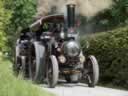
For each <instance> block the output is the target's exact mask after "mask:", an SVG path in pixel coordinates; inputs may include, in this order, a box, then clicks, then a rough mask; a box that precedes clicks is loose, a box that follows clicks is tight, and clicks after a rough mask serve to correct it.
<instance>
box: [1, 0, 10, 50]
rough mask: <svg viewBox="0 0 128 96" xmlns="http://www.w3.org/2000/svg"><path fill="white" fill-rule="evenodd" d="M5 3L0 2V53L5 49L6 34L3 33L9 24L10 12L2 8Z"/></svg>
mask: <svg viewBox="0 0 128 96" xmlns="http://www.w3.org/2000/svg"><path fill="white" fill-rule="evenodd" d="M4 4H5V2H4V1H3V0H0V51H1V52H3V51H5V49H6V40H7V39H6V36H7V35H6V33H5V32H4V30H5V26H6V25H7V24H8V23H9V18H10V16H11V11H9V10H6V9H5V8H4Z"/></svg>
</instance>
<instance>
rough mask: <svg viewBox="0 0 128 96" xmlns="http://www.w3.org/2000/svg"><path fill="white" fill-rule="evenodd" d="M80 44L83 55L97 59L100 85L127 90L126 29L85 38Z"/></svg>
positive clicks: (127, 37)
mask: <svg viewBox="0 0 128 96" xmlns="http://www.w3.org/2000/svg"><path fill="white" fill-rule="evenodd" d="M86 41H88V42H89V45H90V47H89V48H86ZM81 44H82V47H83V50H84V54H87V55H88V54H91V55H92V54H93V55H95V56H96V58H97V59H98V62H99V65H100V83H101V84H112V85H114V86H119V87H122V88H127V89H128V86H127V85H128V27H125V28H119V29H116V30H113V31H110V32H103V33H98V34H94V35H90V36H88V37H87V36H85V37H83V38H82V39H81Z"/></svg>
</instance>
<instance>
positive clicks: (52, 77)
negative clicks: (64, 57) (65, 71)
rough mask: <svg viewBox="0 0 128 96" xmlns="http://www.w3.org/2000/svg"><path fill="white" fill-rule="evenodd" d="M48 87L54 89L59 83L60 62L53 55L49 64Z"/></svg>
mask: <svg viewBox="0 0 128 96" xmlns="http://www.w3.org/2000/svg"><path fill="white" fill-rule="evenodd" d="M47 75H48V86H49V87H50V88H54V87H55V86H56V84H57V82H58V75H59V69H58V62H57V59H56V57H55V56H53V55H51V56H50V59H49V62H48V72H47Z"/></svg>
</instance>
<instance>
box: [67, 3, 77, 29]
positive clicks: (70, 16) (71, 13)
mask: <svg viewBox="0 0 128 96" xmlns="http://www.w3.org/2000/svg"><path fill="white" fill-rule="evenodd" d="M75 7H76V5H75V4H67V25H68V28H73V27H75V19H76V16H75Z"/></svg>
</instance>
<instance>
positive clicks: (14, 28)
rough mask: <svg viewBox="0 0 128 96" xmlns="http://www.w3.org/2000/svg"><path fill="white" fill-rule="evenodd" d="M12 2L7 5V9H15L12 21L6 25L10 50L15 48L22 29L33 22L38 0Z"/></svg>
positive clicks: (16, 0) (12, 0)
mask: <svg viewBox="0 0 128 96" xmlns="http://www.w3.org/2000/svg"><path fill="white" fill-rule="evenodd" d="M11 2H12V3H9V4H8V3H7V4H6V6H5V8H6V9H11V10H12V11H13V13H12V17H11V19H10V23H9V24H8V26H7V27H6V33H7V39H8V46H9V47H10V49H9V52H12V49H14V45H15V42H16V39H17V37H18V35H19V33H20V30H21V29H23V28H26V27H28V26H29V24H31V22H32V20H33V16H34V14H35V12H36V0H20V1H19V0H11ZM8 6H9V7H8ZM12 53H13V52H12Z"/></svg>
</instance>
